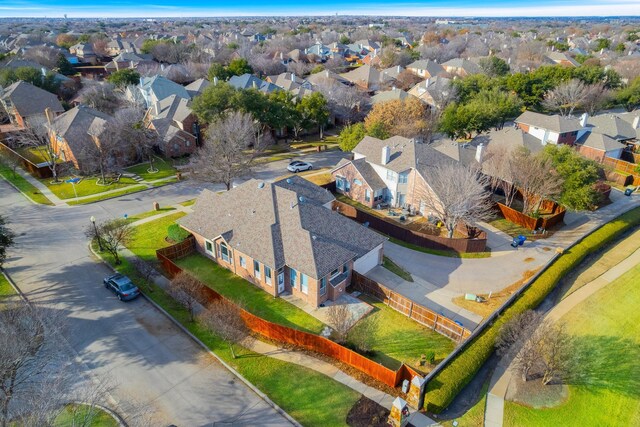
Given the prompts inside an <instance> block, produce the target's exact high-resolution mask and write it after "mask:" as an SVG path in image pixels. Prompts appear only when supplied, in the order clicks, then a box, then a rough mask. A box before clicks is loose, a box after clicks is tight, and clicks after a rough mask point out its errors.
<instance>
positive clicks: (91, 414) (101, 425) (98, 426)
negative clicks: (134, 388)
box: [53, 404, 120, 427]
mask: <svg viewBox="0 0 640 427" xmlns="http://www.w3.org/2000/svg"><path fill="white" fill-rule="evenodd" d="M53 425H54V427H67V426H74V425H78V426H80V425H87V426H91V427H118V426H119V425H120V424H119V423H118V422H117V421H116V420H115V419H114V418H113V417H112V416H111V415H109V414H108V413H106V412H105V411H103V410H102V409H100V408H97V407H95V406H94V407H89V406H88V405H77V404H71V405H68V406H66V407H65V408H64V409H63V410H62V412H60V414H58V416H57V417H56V419H55V420H54V421H53Z"/></svg>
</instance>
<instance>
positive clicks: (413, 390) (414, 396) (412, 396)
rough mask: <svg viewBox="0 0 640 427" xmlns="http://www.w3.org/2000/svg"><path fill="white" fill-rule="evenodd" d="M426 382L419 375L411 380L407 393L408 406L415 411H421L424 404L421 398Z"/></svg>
mask: <svg viewBox="0 0 640 427" xmlns="http://www.w3.org/2000/svg"><path fill="white" fill-rule="evenodd" d="M424 384H425V380H424V378H422V377H421V376H419V375H416V376H415V377H413V379H412V380H411V385H410V386H409V392H408V393H407V404H409V406H411V407H412V408H414V409H417V410H420V406H421V405H422V404H423V403H424V402H423V401H422V399H420V397H421V396H422V389H423V388H424Z"/></svg>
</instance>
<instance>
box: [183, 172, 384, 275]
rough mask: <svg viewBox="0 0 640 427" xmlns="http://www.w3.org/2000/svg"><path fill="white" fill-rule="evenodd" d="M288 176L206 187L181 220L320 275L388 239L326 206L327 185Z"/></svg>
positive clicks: (256, 254) (274, 261)
mask: <svg viewBox="0 0 640 427" xmlns="http://www.w3.org/2000/svg"><path fill="white" fill-rule="evenodd" d="M287 179H288V180H290V182H288V181H287ZM287 179H284V180H280V181H277V182H275V183H273V184H268V183H263V182H261V181H258V180H255V179H252V180H250V181H247V182H245V183H244V184H242V185H240V186H238V187H236V188H234V189H232V190H230V191H228V192H225V193H221V194H216V193H213V192H211V191H208V190H205V191H203V192H202V194H201V195H200V197H198V200H197V202H196V204H195V205H194V212H193V213H192V214H189V215H187V216H185V217H184V218H181V219H180V220H179V221H178V222H179V223H180V224H181V225H182V226H184V227H185V228H187V229H189V230H191V231H193V232H194V233H197V234H200V235H203V236H204V237H206V238H208V239H215V238H216V237H218V236H221V235H222V236H223V237H224V238H225V240H227V242H228V243H229V244H230V245H231V247H232V248H234V249H237V250H238V251H240V252H243V253H245V254H247V255H248V256H250V257H252V258H254V259H256V260H258V261H259V262H262V263H264V264H266V265H269V266H271V267H274V268H276V269H277V268H280V267H282V266H284V265H285V264H286V265H288V266H289V267H291V268H294V269H296V270H298V271H300V272H302V273H304V274H306V275H308V276H311V277H313V278H316V279H318V278H320V277H323V276H325V275H327V274H329V273H330V272H331V271H333V270H334V269H335V268H337V267H338V266H340V265H342V264H343V263H345V262H347V261H349V260H352V259H356V258H358V257H360V256H362V255H364V254H366V253H367V252H369V251H371V250H372V249H374V248H375V247H376V246H378V245H380V244H382V243H383V242H384V241H385V240H386V239H385V238H384V237H382V236H381V235H379V234H378V233H375V232H373V231H371V230H369V229H367V228H365V227H363V226H362V225H360V224H358V223H356V222H354V221H351V220H349V219H348V218H345V217H343V216H342V215H340V214H338V213H337V212H333V211H331V210H330V209H327V208H325V207H324V206H322V205H323V204H324V203H323V202H326V201H327V200H328V199H329V196H331V195H330V194H329V196H328V195H327V194H328V193H327V192H326V191H325V190H324V189H322V188H320V187H317V186H315V185H313V184H311V183H308V182H303V181H305V180H304V179H303V178H300V177H296V176H294V177H291V178H287ZM300 197H302V201H301V199H300ZM331 198H333V196H331Z"/></svg>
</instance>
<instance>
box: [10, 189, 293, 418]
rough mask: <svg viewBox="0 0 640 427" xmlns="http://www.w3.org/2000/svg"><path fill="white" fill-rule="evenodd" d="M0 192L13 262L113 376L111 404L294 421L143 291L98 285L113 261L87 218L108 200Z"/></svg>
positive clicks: (76, 341)
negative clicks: (92, 245)
mask: <svg viewBox="0 0 640 427" xmlns="http://www.w3.org/2000/svg"><path fill="white" fill-rule="evenodd" d="M181 191H182V190H180V189H178V192H179V193H181ZM0 194H1V195H2V197H0V213H2V214H3V215H5V216H6V217H7V218H8V219H9V220H10V222H11V224H10V227H11V229H12V230H14V231H15V232H16V233H17V234H18V236H17V239H16V246H15V247H14V248H12V249H11V251H10V258H9V259H8V261H7V263H6V270H7V272H8V273H9V274H10V276H11V277H12V278H13V279H14V281H15V282H16V283H17V284H18V286H19V287H20V288H21V289H22V290H23V291H24V292H25V294H26V295H27V297H28V298H29V299H31V300H33V301H35V302H38V303H40V304H43V305H44V306H46V307H48V308H50V309H54V310H59V311H62V312H63V313H64V315H65V316H66V318H67V319H68V332H67V333H66V338H67V340H68V341H69V343H70V345H71V348H72V349H73V351H74V352H75V353H76V354H77V356H78V358H79V360H80V362H81V364H82V365H84V366H85V367H86V370H87V371H88V372H90V373H91V374H93V375H95V376H97V378H99V379H101V380H104V379H105V378H106V379H108V381H109V382H111V381H113V383H114V384H115V385H116V388H115V390H114V391H113V393H112V396H113V398H114V399H115V401H116V402H117V405H118V408H115V409H117V410H119V411H121V412H122V413H123V414H124V415H131V413H132V412H137V411H138V407H139V406H145V407H147V408H148V409H149V411H150V412H152V413H153V425H158V426H164V425H169V424H176V425H179V426H205V425H212V424H214V423H225V424H227V423H228V424H230V425H247V426H249V425H252V426H255V425H273V426H282V425H291V424H290V423H289V422H288V421H287V420H286V419H285V418H284V417H282V416H281V415H280V414H279V413H278V412H276V410H275V409H274V408H272V407H271V406H269V405H268V404H267V403H266V402H265V401H264V400H262V399H261V398H260V397H259V396H258V395H257V394H256V393H254V392H253V391H252V390H251V389H250V388H249V387H247V386H246V385H245V384H244V383H242V382H241V381H240V380H238V379H237V378H236V377H235V376H234V375H232V374H231V373H230V372H229V371H228V370H226V369H225V368H224V367H223V366H222V365H220V364H219V363H218V362H217V361H216V360H215V359H214V358H212V357H211V356H210V355H209V354H208V353H206V352H205V351H204V350H202V349H201V348H200V347H199V346H197V345H196V344H195V343H194V342H193V341H192V340H191V339H190V338H188V337H187V336H185V335H184V334H183V333H182V332H181V331H180V330H179V329H177V328H176V327H175V326H174V325H173V323H171V322H170V321H169V320H168V319H167V318H166V317H164V316H163V315H161V314H160V313H159V312H158V311H157V310H156V309H155V308H153V306H151V304H150V303H148V302H147V301H146V300H145V299H143V298H139V299H137V300H134V301H131V302H128V303H122V302H120V301H118V300H117V299H116V298H115V297H114V296H113V294H111V293H110V292H108V291H107V290H106V289H105V288H104V287H103V286H102V278H103V277H104V276H106V275H108V274H110V270H109V269H108V268H107V267H106V266H105V265H104V264H102V263H100V262H97V261H96V260H94V259H92V258H91V257H90V256H89V251H88V248H87V239H86V237H85V236H84V235H83V227H84V226H85V225H86V224H88V223H89V220H88V219H89V217H90V216H91V215H92V214H95V213H98V212H100V211H101V210H102V211H103V214H106V211H108V210H110V209H113V208H112V207H109V206H100V205H92V206H86V207H75V208H66V207H58V208H53V207H46V206H35V205H32V204H30V203H28V202H27V201H26V200H25V199H24V198H23V197H22V196H21V195H20V194H19V193H17V192H16V191H15V190H14V189H13V188H11V187H10V186H9V185H8V184H7V183H6V182H4V181H3V180H0ZM141 196H142V197H141V200H138V201H137V203H138V204H139V205H140V206H139V209H140V210H148V209H146V207H143V205H146V204H147V203H149V204H150V201H149V200H151V199H149V200H142V198H144V197H145V196H147V197H149V196H155V195H148V194H144V193H143V194H142V195H141ZM168 197H175V194H174V195H172V196H168ZM131 202H133V201H131ZM125 203H129V202H125ZM111 204H112V205H116V206H117V205H118V202H111ZM130 206H133V203H131V205H130ZM133 402H135V405H132V403H133ZM133 406H135V408H134V407H133Z"/></svg>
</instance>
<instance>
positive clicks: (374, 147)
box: [331, 136, 451, 214]
mask: <svg viewBox="0 0 640 427" xmlns="http://www.w3.org/2000/svg"><path fill="white" fill-rule="evenodd" d="M353 156H354V157H353V160H346V159H343V160H341V161H340V162H339V163H338V165H337V166H336V167H335V168H334V169H333V170H331V174H332V175H333V177H334V178H335V181H336V189H337V191H338V192H339V193H341V194H344V195H346V196H348V197H349V198H351V199H353V200H356V201H358V202H360V203H362V204H364V205H366V206H369V207H376V206H378V205H386V204H388V205H390V206H393V207H410V208H411V209H412V210H415V211H416V212H418V213H421V214H428V212H426V208H425V205H424V200H426V199H427V198H432V197H437V196H435V195H434V194H433V190H431V188H430V187H429V185H428V176H429V173H430V168H431V167H432V166H433V165H435V164H438V163H442V162H447V161H451V159H450V158H449V157H448V156H447V155H445V154H442V153H441V152H439V151H437V150H435V149H434V148H433V147H431V146H430V145H429V144H423V143H419V142H416V141H415V140H413V139H408V138H404V137H402V136H393V137H391V138H387V139H385V140H382V139H378V138H373V137H371V136H365V137H364V138H363V139H362V141H360V143H358V145H357V146H356V147H355V148H354V149H353Z"/></svg>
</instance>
